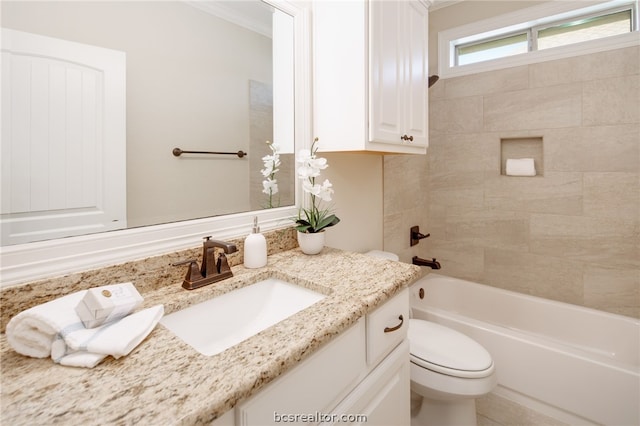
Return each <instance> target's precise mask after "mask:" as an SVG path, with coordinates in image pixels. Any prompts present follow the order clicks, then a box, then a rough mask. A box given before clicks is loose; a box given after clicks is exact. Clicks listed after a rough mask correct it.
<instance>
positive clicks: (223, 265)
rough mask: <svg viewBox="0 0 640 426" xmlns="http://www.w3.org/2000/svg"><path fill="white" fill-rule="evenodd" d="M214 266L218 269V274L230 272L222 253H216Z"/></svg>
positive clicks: (225, 257)
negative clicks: (216, 258)
mask: <svg viewBox="0 0 640 426" xmlns="http://www.w3.org/2000/svg"><path fill="white" fill-rule="evenodd" d="M216 268H217V269H218V273H219V274H223V273H225V272H231V267H230V266H229V262H228V261H227V255H225V254H224V253H220V255H218V264H217V265H216Z"/></svg>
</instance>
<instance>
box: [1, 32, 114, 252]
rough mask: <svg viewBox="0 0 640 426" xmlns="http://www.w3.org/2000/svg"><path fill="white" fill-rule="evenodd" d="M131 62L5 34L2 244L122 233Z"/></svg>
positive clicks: (51, 40) (85, 48)
mask: <svg viewBox="0 0 640 426" xmlns="http://www.w3.org/2000/svg"><path fill="white" fill-rule="evenodd" d="M125 71H126V57H125V54H124V52H119V51H115V50H110V49H104V48H101V47H96V46H90V45H85V44H79V43H75V42H70V41H66V40H61V39H56V38H51V37H45V36H41V35H36V34H31V33H26V32H21V31H15V30H10V29H5V28H3V29H2V198H1V199H2V203H1V205H0V207H1V213H2V216H1V219H0V225H1V227H2V245H3V246H5V245H11V244H21V243H28V242H33V241H41V240H47V239H53V238H60V237H62V236H69V235H80V234H87V233H92V232H103V231H108V230H114V229H121V228H125V227H126V225H127V220H126V116H125V108H126V85H125V82H126V74H125Z"/></svg>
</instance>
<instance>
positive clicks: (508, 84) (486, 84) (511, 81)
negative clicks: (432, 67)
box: [444, 66, 529, 99]
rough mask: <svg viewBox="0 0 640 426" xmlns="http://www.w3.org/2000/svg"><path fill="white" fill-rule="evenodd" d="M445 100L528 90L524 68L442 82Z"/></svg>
mask: <svg viewBox="0 0 640 426" xmlns="http://www.w3.org/2000/svg"><path fill="white" fill-rule="evenodd" d="M444 87H445V96H446V98H449V99H453V98H465V97H468V96H476V95H487V94H490V93H502V92H505V91H507V92H510V91H513V90H522V89H528V88H529V70H528V68H527V67H526V66H520V67H512V68H505V69H503V70H497V71H494V72H490V73H482V74H477V75H469V76H463V77H459V78H452V79H448V80H444Z"/></svg>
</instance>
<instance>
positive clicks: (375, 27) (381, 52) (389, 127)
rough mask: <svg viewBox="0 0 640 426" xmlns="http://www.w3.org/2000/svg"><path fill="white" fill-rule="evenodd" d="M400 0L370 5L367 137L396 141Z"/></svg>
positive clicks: (401, 63) (400, 126) (400, 101)
mask: <svg viewBox="0 0 640 426" xmlns="http://www.w3.org/2000/svg"><path fill="white" fill-rule="evenodd" d="M401 3H402V2H394V1H374V2H371V3H370V5H369V22H370V27H369V28H370V29H369V33H370V34H369V63H370V65H369V87H370V89H369V101H370V103H369V112H370V118H369V124H370V129H369V140H370V141H374V142H387V143H394V144H397V143H399V142H400V136H402V132H403V131H404V128H405V125H404V91H405V90H404V85H405V75H404V74H405V73H404V67H405V48H406V47H405V46H404V43H403V41H404V40H403V38H404V32H405V31H404V29H403V24H404V16H403V14H402V9H403V7H402V6H403V5H402V4H401Z"/></svg>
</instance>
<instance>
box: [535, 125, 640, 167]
mask: <svg viewBox="0 0 640 426" xmlns="http://www.w3.org/2000/svg"><path fill="white" fill-rule="evenodd" d="M543 133H544V151H545V169H546V170H549V171H576V172H631V173H638V171H639V170H640V143H638V141H640V124H638V123H634V124H621V125H613V126H593V127H576V128H568V129H554V130H545V131H544V132H543Z"/></svg>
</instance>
